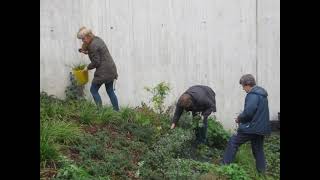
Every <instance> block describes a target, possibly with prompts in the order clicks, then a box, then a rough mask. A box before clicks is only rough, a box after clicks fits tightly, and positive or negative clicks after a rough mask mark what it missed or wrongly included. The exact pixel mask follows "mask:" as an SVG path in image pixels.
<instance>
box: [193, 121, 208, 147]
mask: <svg viewBox="0 0 320 180" xmlns="http://www.w3.org/2000/svg"><path fill="white" fill-rule="evenodd" d="M200 121H201V120H200ZM207 129H208V119H204V120H203V126H202V127H197V129H196V141H197V142H198V143H204V144H205V143H206V142H207Z"/></svg>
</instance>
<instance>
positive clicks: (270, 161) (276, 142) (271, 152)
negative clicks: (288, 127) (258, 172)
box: [264, 134, 280, 179]
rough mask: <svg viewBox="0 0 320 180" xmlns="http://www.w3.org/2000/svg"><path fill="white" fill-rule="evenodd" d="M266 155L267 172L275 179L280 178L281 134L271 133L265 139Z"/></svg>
mask: <svg viewBox="0 0 320 180" xmlns="http://www.w3.org/2000/svg"><path fill="white" fill-rule="evenodd" d="M264 151H265V156H266V161H267V173H268V174H270V175H271V176H272V177H274V178H275V179H280V135H276V134H275V135H271V136H270V137H267V138H266V140H265V147H264Z"/></svg>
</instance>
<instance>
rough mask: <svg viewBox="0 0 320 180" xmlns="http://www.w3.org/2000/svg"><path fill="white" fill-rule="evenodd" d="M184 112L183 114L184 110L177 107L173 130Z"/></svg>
mask: <svg viewBox="0 0 320 180" xmlns="http://www.w3.org/2000/svg"><path fill="white" fill-rule="evenodd" d="M182 112H183V108H182V107H180V106H178V105H177V106H176V110H175V112H174V116H173V119H172V125H171V129H173V128H175V127H176V123H177V122H178V121H179V119H180V116H181V114H182Z"/></svg>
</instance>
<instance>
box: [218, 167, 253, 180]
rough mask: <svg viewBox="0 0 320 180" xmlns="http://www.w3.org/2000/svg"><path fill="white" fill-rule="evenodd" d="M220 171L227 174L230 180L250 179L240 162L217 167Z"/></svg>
mask: <svg viewBox="0 0 320 180" xmlns="http://www.w3.org/2000/svg"><path fill="white" fill-rule="evenodd" d="M216 171H217V172H218V173H221V174H222V175H225V176H227V177H228V178H229V179H230V180H250V178H249V177H248V176H247V172H246V171H245V170H244V169H243V168H242V167H241V166H239V165H238V164H234V163H232V164H229V165H226V166H221V167H218V168H217V169H216Z"/></svg>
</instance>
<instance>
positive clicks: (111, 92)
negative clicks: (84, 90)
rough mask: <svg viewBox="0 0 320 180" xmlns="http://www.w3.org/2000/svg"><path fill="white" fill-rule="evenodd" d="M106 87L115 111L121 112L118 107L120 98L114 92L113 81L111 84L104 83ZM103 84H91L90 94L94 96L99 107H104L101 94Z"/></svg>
mask: <svg viewBox="0 0 320 180" xmlns="http://www.w3.org/2000/svg"><path fill="white" fill-rule="evenodd" d="M103 84H104V85H105V87H106V90H107V94H108V96H109V98H110V101H111V104H112V106H113V109H114V110H116V111H119V105H118V98H117V96H116V94H115V93H114V90H113V81H111V82H109V83H103ZM101 85H102V84H94V83H92V84H91V87H90V92H91V94H92V96H93V99H94V102H95V103H96V104H97V105H98V106H102V101H101V97H100V94H99V89H100V87H101Z"/></svg>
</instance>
